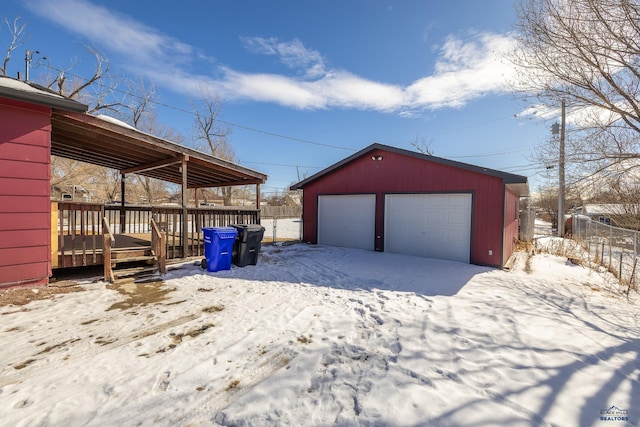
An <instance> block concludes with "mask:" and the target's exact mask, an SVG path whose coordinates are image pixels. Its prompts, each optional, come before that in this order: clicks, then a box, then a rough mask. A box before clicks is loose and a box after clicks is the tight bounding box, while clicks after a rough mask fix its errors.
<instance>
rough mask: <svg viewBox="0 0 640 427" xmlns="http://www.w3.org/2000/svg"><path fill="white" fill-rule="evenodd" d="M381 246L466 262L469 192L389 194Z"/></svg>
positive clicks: (467, 251) (469, 221) (469, 208)
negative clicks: (382, 244)
mask: <svg viewBox="0 0 640 427" xmlns="http://www.w3.org/2000/svg"><path fill="white" fill-rule="evenodd" d="M384 212H385V215H384V218H385V220H384V221H385V223H384V250H385V251H386V252H394V253H400V254H409V255H417V256H423V257H429V258H440V259H449V260H454V261H462V262H469V256H470V253H471V250H470V249H471V194H389V195H387V196H386V197H385V210H384Z"/></svg>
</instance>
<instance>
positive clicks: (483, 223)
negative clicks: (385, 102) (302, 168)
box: [291, 144, 529, 267]
mask: <svg viewBox="0 0 640 427" xmlns="http://www.w3.org/2000/svg"><path fill="white" fill-rule="evenodd" d="M291 189H292V190H298V189H302V190H304V196H303V205H304V207H303V219H304V231H303V238H304V240H305V241H308V242H310V243H319V244H327V245H332V246H344V247H353V248H361V249H367V250H375V251H385V252H393V253H401V254H410V255H417V256H424V257H430V258H441V259H448V260H455V261H461V262H466V263H472V264H478V265H487V266H495V267H503V266H504V265H505V263H506V262H507V260H508V259H509V257H510V256H511V254H512V253H513V251H514V249H515V241H516V239H517V238H518V218H519V208H520V197H524V196H528V193H529V185H528V183H527V178H526V177H524V176H520V175H513V174H509V173H505V172H500V171H496V170H492V169H487V168H483V167H479V166H474V165H470V164H465V163H460V162H455V161H451V160H447V159H443V158H439V157H435V156H429V155H424V154H421V153H416V152H412V151H408V150H403V149H399V148H394V147H389V146H386V145H381V144H373V145H371V146H369V147H367V148H365V149H363V150H361V151H359V152H358V153H355V154H354V155H352V156H350V157H348V158H346V159H344V160H342V161H340V162H338V163H336V164H334V165H332V166H330V167H328V168H326V169H324V170H322V171H320V172H319V173H317V174H315V175H313V176H312V177H310V178H308V179H305V180H303V181H301V182H299V183H297V184H295V185H293V186H292V187H291Z"/></svg>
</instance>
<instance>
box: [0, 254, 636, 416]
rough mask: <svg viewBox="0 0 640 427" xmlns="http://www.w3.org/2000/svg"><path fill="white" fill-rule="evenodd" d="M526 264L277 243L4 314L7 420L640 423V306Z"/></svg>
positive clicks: (578, 277)
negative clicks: (242, 261)
mask: <svg viewBox="0 0 640 427" xmlns="http://www.w3.org/2000/svg"><path fill="white" fill-rule="evenodd" d="M523 265H524V263H523V262H521V263H518V264H517V265H516V268H515V269H514V271H512V272H505V271H500V270H494V269H490V268H485V267H478V266H472V265H466V264H460V263H454V262H448V261H438V260H429V259H423V258H414V257H408V256H399V255H394V254H387V253H377V252H368V251H359V250H352V249H344V248H330V247H322V246H309V245H302V244H298V245H294V246H288V247H274V246H268V247H263V250H262V254H261V257H260V260H259V263H258V265H257V266H248V267H245V268H237V267H234V268H233V269H232V270H231V271H224V272H218V273H208V272H205V271H203V270H201V269H200V268H199V267H197V266H194V265H192V264H184V266H183V268H181V269H178V270H173V271H170V272H169V274H167V276H166V277H165V280H164V282H163V283H162V284H161V285H157V284H156V285H150V284H147V285H134V284H129V285H128V286H122V287H120V288H118V289H112V288H107V287H106V285H105V283H102V282H99V283H93V284H86V285H84V288H85V289H86V291H84V292H78V293H72V294H65V295H60V296H57V297H56V299H55V300H54V301H47V300H44V301H35V302H31V303H29V304H28V305H26V306H23V307H14V306H5V307H0V319H1V320H2V327H1V329H0V337H1V342H2V343H3V344H4V345H3V346H2V347H1V348H0V369H1V370H0V420H2V424H3V425H25V426H26V425H29V426H30V425H65V426H75V425H95V426H98V425H100V426H104V425H138V424H140V425H167V426H169V425H171V426H173V425H185V426H186V425H196V426H199V425H241V426H242V425H245V426H262V425H292V426H298V425H318V426H329V425H344V426H352V425H365V426H368V425H371V426H373V425H376V426H418V425H434V426H490V425H510V426H531V425H559V426H560V425H561V426H586V425H638V422H639V421H640V410H639V409H638V408H640V382H639V376H640V362H639V360H640V357H639V353H640V341H639V339H640V325H639V316H640V311H639V310H638V304H637V302H636V303H634V300H636V301H637V298H636V295H632V298H631V302H629V301H628V300H627V299H626V297H622V296H619V295H618V294H617V293H616V292H617V289H616V287H615V286H614V285H613V284H611V282H609V281H607V279H606V277H604V276H601V275H598V274H595V273H592V272H589V271H588V270H586V269H584V268H582V267H578V266H572V265H567V264H566V263H565V261H564V260H563V259H561V258H556V257H551V256H544V255H537V256H536V257H534V258H533V260H532V263H531V269H532V272H531V273H527V272H525V271H523ZM143 291H144V292H143ZM612 406H615V408H614V409H611V411H610V413H609V414H606V413H605V414H601V411H606V410H607V409H609V408H611V407H612ZM616 410H618V411H619V414H618V415H613V412H615V411H616ZM625 411H627V415H626V417H628V418H629V420H628V421H626V422H614V423H611V422H608V421H602V420H601V417H607V416H618V417H624V416H625V415H624V413H625Z"/></svg>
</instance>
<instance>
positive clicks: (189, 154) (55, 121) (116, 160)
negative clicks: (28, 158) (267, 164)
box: [51, 110, 267, 188]
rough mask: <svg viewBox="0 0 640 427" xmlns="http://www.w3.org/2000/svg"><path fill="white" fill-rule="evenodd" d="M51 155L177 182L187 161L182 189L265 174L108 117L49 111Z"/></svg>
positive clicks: (260, 179) (253, 180)
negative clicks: (185, 183)
mask: <svg viewBox="0 0 640 427" xmlns="http://www.w3.org/2000/svg"><path fill="white" fill-rule="evenodd" d="M51 154H54V155H56V156H60V157H66V158H69V159H74V160H80V161H83V162H88V163H93V164H96V165H100V166H104V167H108V168H111V169H117V170H119V171H120V172H121V173H124V174H130V173H137V174H140V175H144V176H149V177H151V178H156V179H160V180H163V181H168V182H173V183H176V184H180V183H182V162H183V160H184V161H187V162H188V163H187V177H186V178H187V187H188V188H204V187H221V186H234V185H249V184H263V183H264V182H265V181H266V178H267V176H266V175H264V174H261V173H259V172H256V171H253V170H251V169H247V168H244V167H242V166H239V165H236V164H234V163H231V162H228V161H226V160H222V159H219V158H217V157H213V156H209V155H207V154H204V153H201V152H199V151H196V150H193V149H190V148H187V147H183V146H181V145H178V144H175V143H172V142H169V141H166V140H164V139H161V138H157V137H155V136H152V135H149V134H146V133H143V132H139V131H137V130H136V129H134V128H131V127H127V126H126V125H123V124H118V123H116V122H112V121H109V120H105V119H102V118H98V117H94V116H91V115H88V114H79V113H73V112H68V111H61V110H53V112H52V115H51Z"/></svg>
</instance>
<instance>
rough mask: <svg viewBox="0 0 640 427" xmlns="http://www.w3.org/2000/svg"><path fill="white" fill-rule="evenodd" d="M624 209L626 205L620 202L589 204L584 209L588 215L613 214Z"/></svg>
mask: <svg viewBox="0 0 640 427" xmlns="http://www.w3.org/2000/svg"><path fill="white" fill-rule="evenodd" d="M624 211H625V209H624V206H623V205H621V204H619V203H603V204H587V205H584V207H583V210H582V212H583V213H584V214H586V215H612V214H620V213H623V212H624Z"/></svg>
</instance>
